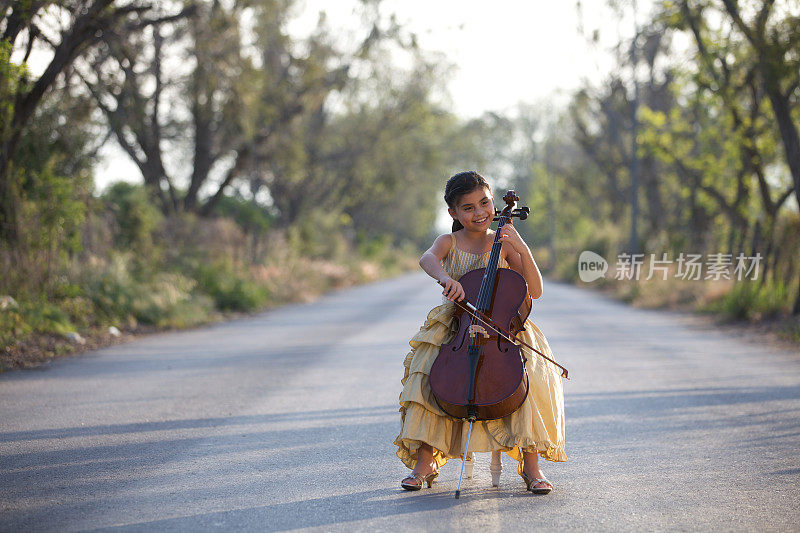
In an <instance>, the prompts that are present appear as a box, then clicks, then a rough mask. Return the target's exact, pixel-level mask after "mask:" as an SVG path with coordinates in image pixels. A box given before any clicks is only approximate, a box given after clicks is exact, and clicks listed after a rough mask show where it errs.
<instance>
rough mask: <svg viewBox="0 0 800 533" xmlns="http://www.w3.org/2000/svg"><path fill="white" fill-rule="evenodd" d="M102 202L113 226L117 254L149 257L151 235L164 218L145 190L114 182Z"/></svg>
mask: <svg viewBox="0 0 800 533" xmlns="http://www.w3.org/2000/svg"><path fill="white" fill-rule="evenodd" d="M103 198H104V200H105V201H106V202H107V203H108V207H109V209H111V211H112V213H113V214H114V220H115V221H116V223H117V224H116V225H117V231H116V232H115V237H114V241H115V242H114V243H115V245H116V246H117V247H118V248H119V249H121V250H131V251H133V252H136V253H140V254H145V255H149V254H150V252H152V251H153V238H154V234H155V232H156V231H157V230H158V229H159V228H160V227H161V225H162V224H163V222H164V216H163V215H162V213H161V211H160V210H159V209H158V208H157V207H156V206H155V205H154V204H153V202H152V201H151V199H150V198H149V197H148V195H147V192H146V191H145V188H144V187H143V186H141V185H134V184H131V183H126V182H117V183H114V184H113V185H111V186H110V187H109V188H108V190H107V191H106V193H105V194H104V195H103Z"/></svg>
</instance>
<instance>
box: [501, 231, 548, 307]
mask: <svg viewBox="0 0 800 533" xmlns="http://www.w3.org/2000/svg"><path fill="white" fill-rule="evenodd" d="M499 241H500V242H502V243H503V244H506V243H508V245H510V248H511V249H510V250H508V252H507V253H506V261H508V266H510V267H511V268H512V270H515V271H517V272H519V273H520V274H522V277H524V278H525V281H526V282H527V284H528V292H529V293H530V295H531V298H533V299H534V300H535V299H536V298H539V297H540V296H541V295H542V273H541V272H539V267H538V266H537V265H536V261H535V260H534V259H533V254H532V253H531V249H530V248H528V245H527V244H525V241H524V240H522V237H520V235H519V233H517V229H516V228H515V227H514V225H513V224H510V223H509V224H506V225H504V226H503V229H502V230H501V235H500V239H499Z"/></svg>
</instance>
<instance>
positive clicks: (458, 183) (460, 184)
mask: <svg viewBox="0 0 800 533" xmlns="http://www.w3.org/2000/svg"><path fill="white" fill-rule="evenodd" d="M484 187H485V188H487V189H489V192H492V188H491V187H489V184H488V183H487V182H486V180H485V179H483V176H481V175H480V174H478V173H477V172H475V171H474V170H465V171H464V172H459V173H458V174H455V175H454V176H451V177H450V179H449V180H447V184H446V185H445V186H444V201H445V202H447V206H448V207H449V208H450V209H455V208H456V203H457V202H458V200H459V198H461V197H462V196H464V195H465V194H469V193H471V192H472V191H474V190H475V189H482V188H484ZM463 227H464V226H463V225H462V224H461V222H459V221H458V220H456V219H453V231H458V230H460V229H461V228H463Z"/></svg>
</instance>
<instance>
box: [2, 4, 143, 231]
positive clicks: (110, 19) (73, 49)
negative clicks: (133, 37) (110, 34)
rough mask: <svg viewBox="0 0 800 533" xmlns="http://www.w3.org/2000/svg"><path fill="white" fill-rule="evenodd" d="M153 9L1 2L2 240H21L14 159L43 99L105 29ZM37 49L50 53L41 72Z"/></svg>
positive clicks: (111, 5)
mask: <svg viewBox="0 0 800 533" xmlns="http://www.w3.org/2000/svg"><path fill="white" fill-rule="evenodd" d="M147 10H148V7H147V6H145V5H143V4H141V3H140V2H138V1H136V0H133V1H130V2H125V3H122V2H118V3H116V4H115V2H114V0H91V1H89V2H79V1H77V0H76V1H62V2H53V1H46V0H38V1H37V0H30V1H25V2H15V3H14V2H12V3H11V4H10V5H9V4H8V3H5V2H4V3H3V4H0V28H2V34H1V35H0V74H2V75H0V240H2V241H5V242H6V243H8V244H9V245H10V246H13V245H14V243H15V242H17V240H18V231H19V228H18V220H17V218H18V214H17V207H18V205H17V204H18V202H19V194H20V190H19V187H20V185H19V183H18V180H17V179H16V178H15V176H17V174H16V173H15V172H14V171H13V162H14V159H15V157H16V155H17V150H18V148H19V143H20V139H21V138H22V135H23V133H24V131H25V129H26V128H27V127H28V126H29V125H30V123H31V121H32V119H33V117H34V116H35V113H36V110H37V109H38V108H39V106H40V105H41V103H42V99H43V98H44V96H45V95H46V93H47V92H48V90H50V89H51V88H52V87H53V85H54V84H55V83H56V80H57V79H58V77H59V76H60V75H61V74H62V73H63V72H64V71H65V69H67V68H68V67H69V66H70V65H72V64H73V63H74V62H75V60H76V58H78V57H79V56H80V55H81V54H83V53H85V51H86V49H87V48H89V47H90V46H92V45H94V44H95V43H96V42H97V40H98V38H99V36H100V35H102V33H103V32H104V31H106V30H108V29H109V28H110V27H112V26H113V25H115V24H117V23H118V22H119V21H120V20H122V19H124V18H125V17H127V16H129V15H131V14H133V13H144V12H146V11H147ZM59 29H60V31H58V30H59ZM35 53H37V54H38V53H41V54H46V56H47V57H48V58H49V60H48V61H47V63H46V67H45V68H44V70H43V71H42V73H41V74H39V75H35V74H34V73H33V72H32V71H31V70H30V69H29V68H28V65H27V63H28V61H29V60H30V58H31V56H32V54H35Z"/></svg>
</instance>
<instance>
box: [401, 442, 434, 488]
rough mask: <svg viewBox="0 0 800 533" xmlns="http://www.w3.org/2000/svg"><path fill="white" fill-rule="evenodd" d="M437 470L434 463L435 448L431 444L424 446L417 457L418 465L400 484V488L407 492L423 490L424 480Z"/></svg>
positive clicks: (421, 446) (420, 448)
mask: <svg viewBox="0 0 800 533" xmlns="http://www.w3.org/2000/svg"><path fill="white" fill-rule="evenodd" d="M435 468H436V463H435V462H434V461H433V448H431V446H430V445H429V444H422V445H420V447H419V452H418V455H417V464H416V465H414V470H412V471H411V474H409V475H408V476H406V477H405V478H404V479H403V481H401V482H400V486H401V487H403V488H404V489H406V490H419V489H421V488H422V485H423V483H424V481H423V480H424V479H426V478H427V476H428V475H429V474H431V473H433V471H434V469H435Z"/></svg>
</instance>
